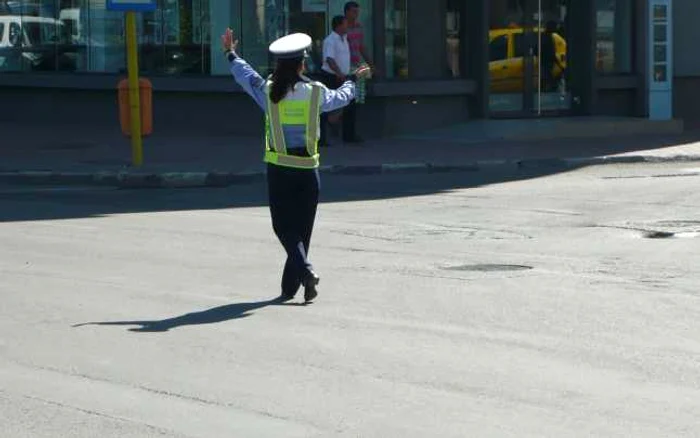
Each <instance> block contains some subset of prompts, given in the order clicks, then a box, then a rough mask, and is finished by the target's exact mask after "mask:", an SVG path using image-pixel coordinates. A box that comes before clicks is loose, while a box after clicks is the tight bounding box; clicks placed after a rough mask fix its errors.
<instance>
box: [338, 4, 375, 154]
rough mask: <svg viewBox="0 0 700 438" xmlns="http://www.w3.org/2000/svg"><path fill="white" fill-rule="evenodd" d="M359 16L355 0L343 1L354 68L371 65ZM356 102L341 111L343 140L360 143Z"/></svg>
mask: <svg viewBox="0 0 700 438" xmlns="http://www.w3.org/2000/svg"><path fill="white" fill-rule="evenodd" d="M359 17H360V4H359V3H357V2H347V3H345V18H347V19H348V30H347V36H346V37H347V40H348V45H349V46H350V65H351V66H352V69H353V70H355V69H357V67H358V66H359V65H360V64H362V63H363V62H365V63H367V64H369V65H370V66H371V65H372V60H371V59H370V57H369V56H368V55H367V49H366V48H365V33H364V30H363V28H362V24H360V22H359V21H358V19H359ZM356 109H357V107H356V104H355V101H354V100H353V101H352V103H351V104H350V105H348V106H346V107H345V110H344V111H343V137H344V138H343V140H344V141H345V142H346V143H361V142H362V139H361V138H360V137H359V136H358V135H357V134H356V133H355V132H356V131H355V117H356Z"/></svg>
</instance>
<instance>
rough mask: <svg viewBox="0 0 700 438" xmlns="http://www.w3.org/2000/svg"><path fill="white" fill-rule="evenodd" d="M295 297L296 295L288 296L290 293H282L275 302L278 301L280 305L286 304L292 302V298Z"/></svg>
mask: <svg viewBox="0 0 700 438" xmlns="http://www.w3.org/2000/svg"><path fill="white" fill-rule="evenodd" d="M295 295H296V294H290V293H287V292H282V295H280V296H279V298H277V301H280V302H282V303H286V302H287V301H292V300H293V299H294V296H295Z"/></svg>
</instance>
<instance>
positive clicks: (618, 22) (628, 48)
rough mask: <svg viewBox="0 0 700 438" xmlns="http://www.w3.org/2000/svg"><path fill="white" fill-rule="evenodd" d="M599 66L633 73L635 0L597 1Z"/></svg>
mask: <svg viewBox="0 0 700 438" xmlns="http://www.w3.org/2000/svg"><path fill="white" fill-rule="evenodd" d="M596 11H597V17H596V37H597V40H596V48H597V58H596V68H597V70H598V71H599V72H600V73H604V74H611V73H631V72H632V37H633V35H632V11H633V7H632V0H596Z"/></svg>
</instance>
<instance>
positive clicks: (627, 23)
mask: <svg viewBox="0 0 700 438" xmlns="http://www.w3.org/2000/svg"><path fill="white" fill-rule="evenodd" d="M632 2H633V0H617V4H616V7H615V24H614V32H615V35H614V42H615V46H614V47H615V72H616V73H629V72H630V71H631V70H632V44H631V40H632V38H634V34H633V33H632Z"/></svg>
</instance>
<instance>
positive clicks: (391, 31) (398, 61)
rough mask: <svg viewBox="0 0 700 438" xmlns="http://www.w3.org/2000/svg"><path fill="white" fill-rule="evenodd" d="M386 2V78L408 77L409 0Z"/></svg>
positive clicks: (387, 0) (389, 0) (388, 0)
mask: <svg viewBox="0 0 700 438" xmlns="http://www.w3.org/2000/svg"><path fill="white" fill-rule="evenodd" d="M385 1H386V16H385V26H386V49H385V50H386V51H385V56H386V65H387V69H386V76H387V77H388V78H407V77H408V27H407V18H408V10H407V4H406V3H407V0H385Z"/></svg>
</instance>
